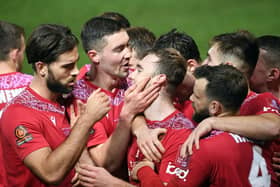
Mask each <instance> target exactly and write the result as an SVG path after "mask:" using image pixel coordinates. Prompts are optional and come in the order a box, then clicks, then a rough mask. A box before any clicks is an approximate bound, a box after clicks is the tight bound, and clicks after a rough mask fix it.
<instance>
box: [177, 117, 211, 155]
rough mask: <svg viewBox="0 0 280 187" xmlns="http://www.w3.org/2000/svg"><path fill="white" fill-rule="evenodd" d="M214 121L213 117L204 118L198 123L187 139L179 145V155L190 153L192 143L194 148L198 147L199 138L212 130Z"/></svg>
mask: <svg viewBox="0 0 280 187" xmlns="http://www.w3.org/2000/svg"><path fill="white" fill-rule="evenodd" d="M213 122H214V118H213V117H209V118H206V119H204V120H203V121H202V122H200V123H199V124H198V126H197V127H196V128H195V129H194V130H193V131H192V133H191V134H190V135H189V137H188V138H187V140H186V141H185V142H184V144H183V145H182V147H181V151H180V156H181V157H186V156H187V155H192V153H193V145H195V148H196V149H199V139H200V138H201V137H203V136H205V135H207V134H208V133H210V132H211V131H212V129H213V128H212V126H213V125H212V124H213Z"/></svg>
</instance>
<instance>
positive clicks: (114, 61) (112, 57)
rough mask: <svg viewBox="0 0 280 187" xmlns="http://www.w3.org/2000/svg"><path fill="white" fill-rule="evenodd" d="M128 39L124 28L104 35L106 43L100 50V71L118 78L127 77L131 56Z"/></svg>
mask: <svg viewBox="0 0 280 187" xmlns="http://www.w3.org/2000/svg"><path fill="white" fill-rule="evenodd" d="M128 40H129V37H128V35H127V33H126V31H124V30H121V31H120V32H117V33H114V34H112V35H109V36H105V37H104V41H105V42H106V45H105V46H104V48H103V49H102V50H101V51H100V52H98V56H99V65H98V68H99V69H100V71H103V72H105V73H106V74H108V75H110V76H112V77H116V78H125V77H126V76H127V75H128V70H129V59H130V56H131V51H130V49H129V48H128V44H127V43H128Z"/></svg>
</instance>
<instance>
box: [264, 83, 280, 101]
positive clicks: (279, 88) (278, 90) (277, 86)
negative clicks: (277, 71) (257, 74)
mask: <svg viewBox="0 0 280 187" xmlns="http://www.w3.org/2000/svg"><path fill="white" fill-rule="evenodd" d="M267 87H268V88H267V91H268V92H270V93H272V94H273V95H274V96H275V97H277V98H278V99H280V80H279V81H278V82H276V81H275V82H272V83H271V84H269V85H268V86H267Z"/></svg>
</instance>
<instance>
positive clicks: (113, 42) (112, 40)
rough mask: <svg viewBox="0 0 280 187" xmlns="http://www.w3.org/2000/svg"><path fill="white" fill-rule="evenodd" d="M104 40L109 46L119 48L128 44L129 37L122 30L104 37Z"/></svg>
mask: <svg viewBox="0 0 280 187" xmlns="http://www.w3.org/2000/svg"><path fill="white" fill-rule="evenodd" d="M104 39H105V41H106V42H107V46H119V45H123V44H127V43H128V40H129V37H128V34H127V32H126V31H125V30H121V31H119V32H116V33H114V34H111V35H108V36H104Z"/></svg>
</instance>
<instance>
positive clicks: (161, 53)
mask: <svg viewBox="0 0 280 187" xmlns="http://www.w3.org/2000/svg"><path fill="white" fill-rule="evenodd" d="M150 54H154V55H156V56H157V57H158V58H159V60H158V61H157V62H155V63H157V64H158V66H157V70H156V72H155V73H154V75H158V74H165V75H166V78H167V92H168V93H170V94H171V95H173V94H174V93H175V91H176V88H177V86H179V85H180V84H181V83H182V81H183V80H184V77H185V74H186V65H185V59H184V57H182V56H181V54H180V53H179V52H178V51H177V50H175V49H173V48H165V49H155V48H153V49H151V50H149V51H147V52H146V55H145V56H147V55H150Z"/></svg>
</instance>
